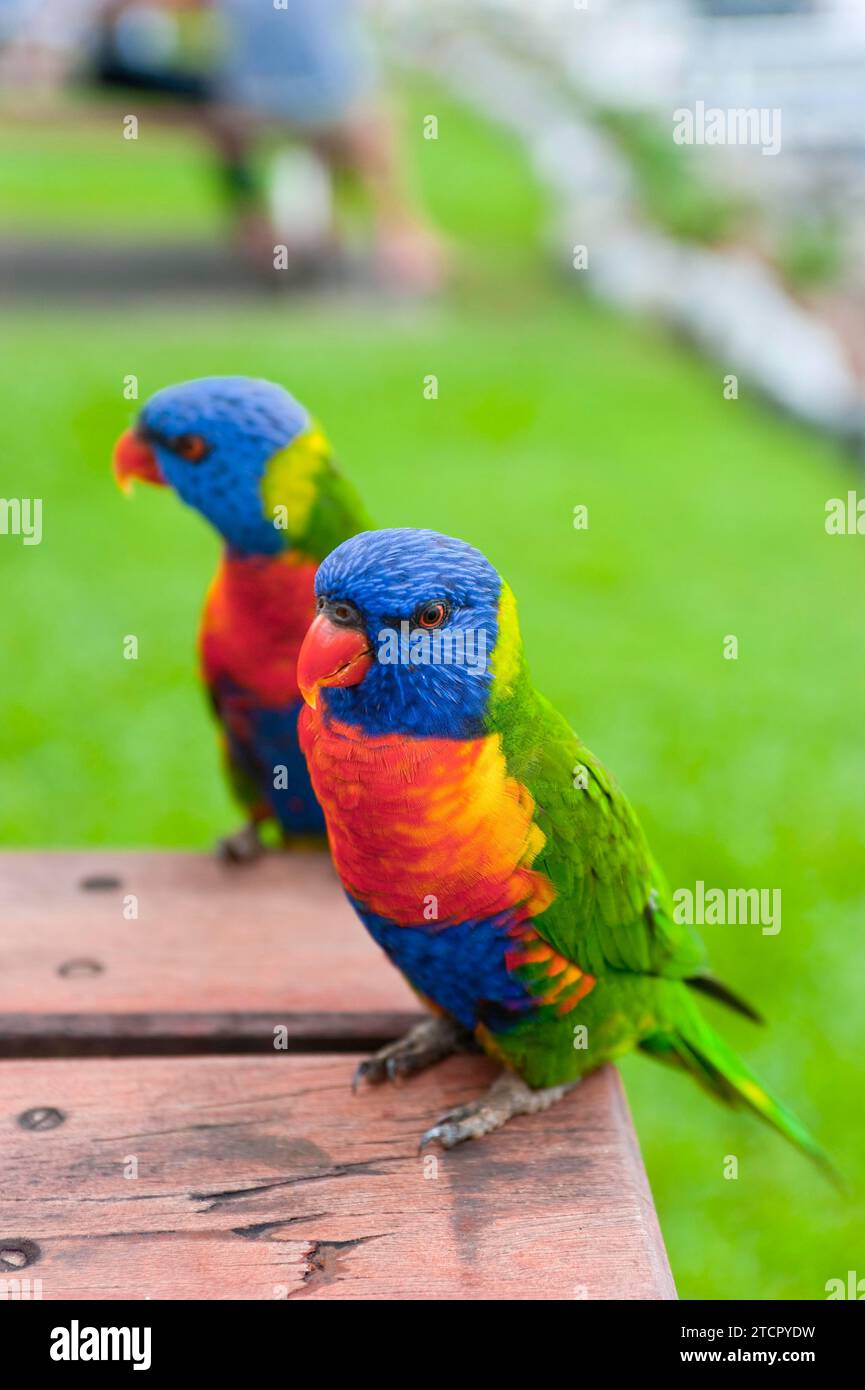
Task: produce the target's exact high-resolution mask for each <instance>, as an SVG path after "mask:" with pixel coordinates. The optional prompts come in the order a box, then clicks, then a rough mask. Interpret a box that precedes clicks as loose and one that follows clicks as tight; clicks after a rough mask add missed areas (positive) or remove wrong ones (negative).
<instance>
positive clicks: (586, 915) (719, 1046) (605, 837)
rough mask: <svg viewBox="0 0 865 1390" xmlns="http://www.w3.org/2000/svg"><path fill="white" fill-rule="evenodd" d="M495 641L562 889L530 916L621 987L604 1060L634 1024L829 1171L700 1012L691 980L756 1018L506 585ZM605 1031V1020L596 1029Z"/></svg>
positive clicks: (506, 703)
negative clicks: (554, 700)
mask: <svg viewBox="0 0 865 1390" xmlns="http://www.w3.org/2000/svg"><path fill="white" fill-rule="evenodd" d="M499 645H501V651H499ZM499 645H497V659H496V660H495V662H494V668H493V686H492V694H491V700H490V714H489V728H490V731H491V732H497V733H498V734H499V735H500V737H501V739H502V746H503V749H504V753H505V757H506V760H507V764H508V770H509V772H510V774H511V775H512V776H513V777H515V778H516V779H517V781H519V782H520V783H522V785H523V786H525V787H526V788H527V789H528V790H529V791H530V792H531V794H532V797H533V798H534V801H535V819H536V821H537V824H538V825H539V827H540V828H541V830H542V831H543V833H544V836H545V842H544V845H543V848H542V849H541V850H540V852H539V853H538V855H537V857H536V858H535V860H534V868H535V869H537V870H540V871H541V872H542V873H544V874H546V875H547V876H548V878H549V879H550V880H551V881H552V883H553V885H554V886H555V889H556V896H555V898H554V900H553V902H552V903H551V904H550V906H549V907H548V908H547V909H546V910H545V911H544V912H542V913H540V914H539V915H538V916H537V917H535V918H534V919H533V920H534V927H535V929H536V931H538V932H539V934H540V935H541V936H542V937H543V938H544V939H545V940H546V941H548V942H549V943H550V945H551V946H553V947H554V948H555V949H556V950H557V951H559V952H560V953H561V954H562V955H564V956H565V957H566V958H567V959H569V960H571V961H573V962H575V964H577V965H578V966H579V967H580V969H582V970H583V971H588V972H589V973H590V974H592V975H594V976H595V977H596V978H597V979H598V980H601V979H603V980H604V983H605V985H606V986H607V987H609V988H612V990H613V991H615V994H614V996H611V997H608V998H607V1002H606V1004H605V1005H604V1006H603V1007H604V1008H605V1009H606V1010H607V1011H609V1010H610V1008H611V1003H612V998H613V997H614V998H616V999H617V1001H618V1002H617V1003H616V1005H615V1006H614V1008H613V1012H614V1013H616V1012H617V1011H618V1013H621V1011H622V1010H624V1011H625V1012H626V1013H628V1014H629V1016H630V1024H629V1025H628V1024H625V1025H624V1026H622V1024H621V1022H620V1023H619V1024H618V1025H617V1026H616V1028H615V1029H613V1030H612V1034H613V1036H614V1039H615V1041H614V1044H613V1045H611V1046H610V1048H609V1050H608V1051H607V1053H606V1055H607V1056H613V1055H616V1053H617V1052H620V1051H622V1050H623V1047H624V1046H626V1045H627V1041H626V1040H627V1034H628V1032H629V1031H630V1033H631V1039H632V1042H631V1045H633V1043H634V1042H636V1043H638V1044H639V1045H640V1047H641V1048H643V1049H644V1050H645V1051H646V1052H649V1053H651V1054H652V1055H653V1056H655V1057H658V1058H660V1059H661V1060H663V1061H667V1062H671V1063H674V1064H675V1065H677V1066H681V1067H684V1068H685V1069H686V1070H687V1071H689V1072H690V1073H691V1074H692V1075H694V1076H695V1077H696V1079H697V1080H698V1081H699V1082H700V1083H701V1084H702V1085H703V1086H705V1087H706V1088H707V1089H708V1090H710V1091H711V1092H712V1094H713V1095H715V1096H717V1097H719V1098H720V1099H722V1100H723V1101H725V1102H726V1103H727V1104H730V1105H739V1104H745V1105H747V1106H748V1107H749V1108H750V1109H751V1110H753V1111H754V1112H755V1113H756V1114H758V1115H759V1116H760V1117H761V1118H762V1119H763V1120H765V1121H766V1122H767V1123H768V1124H770V1125H772V1126H773V1127H774V1128H775V1129H777V1130H778V1131H779V1132H780V1133H781V1134H783V1135H784V1136H785V1137H786V1138H787V1139H789V1140H790V1141H791V1142H792V1143H794V1144H795V1145H797V1146H798V1147H799V1148H800V1149H802V1150H803V1151H804V1152H805V1153H806V1154H807V1155H808V1156H809V1157H810V1158H812V1159H814V1160H815V1162H817V1163H818V1164H819V1165H820V1166H821V1167H822V1168H823V1169H824V1171H825V1172H826V1173H827V1174H828V1175H829V1176H830V1177H833V1176H834V1174H833V1171H832V1168H831V1164H830V1163H829V1160H828V1159H827V1157H826V1155H825V1154H824V1152H823V1150H822V1149H821V1148H820V1146H819V1145H818V1144H817V1143H816V1141H815V1140H814V1139H813V1138H812V1137H811V1135H810V1134H809V1133H808V1131H807V1130H806V1129H805V1127H804V1125H802V1124H801V1123H800V1121H799V1120H797V1119H796V1117H795V1115H793V1114H792V1112H791V1111H790V1110H788V1109H787V1108H786V1106H784V1105H783V1104H782V1103H781V1101H779V1100H778V1099H776V1097H774V1096H773V1095H772V1094H771V1093H770V1092H769V1091H767V1090H766V1088H765V1087H764V1086H763V1085H762V1084H761V1083H760V1082H759V1081H758V1080H757V1078H756V1077H755V1076H754V1074H753V1073H752V1072H751V1071H750V1070H749V1068H748V1067H747V1066H746V1065H745V1063H744V1062H743V1061H742V1060H741V1058H740V1057H738V1056H737V1054H736V1053H735V1052H734V1051H733V1049H732V1048H730V1047H729V1046H728V1045H727V1044H726V1043H725V1042H724V1041H723V1039H722V1038H720V1037H719V1036H718V1035H717V1034H716V1033H715V1032H713V1030H712V1029H711V1028H710V1027H709V1026H708V1024H707V1023H706V1022H705V1020H704V1019H703V1018H702V1016H701V1014H700V1011H699V1008H698V1007H697V1002H696V999H695V998H694V996H693V994H692V993H691V990H689V988H688V984H689V983H690V984H691V985H692V986H693V988H695V989H698V990H701V991H702V992H703V993H707V994H710V995H714V997H715V998H716V999H718V1000H719V1001H721V1002H723V1003H726V1004H727V1005H728V1006H729V1007H731V1008H735V1009H737V1010H738V1011H739V1012H741V1013H745V1014H746V1015H748V1016H750V1017H752V1018H754V1019H756V1018H757V1017H758V1016H757V1015H755V1014H754V1012H753V1010H751V1009H750V1006H749V1005H746V1004H744V1003H743V1001H741V1000H740V999H738V997H737V996H736V995H734V994H733V993H732V992H731V991H729V990H727V989H726V987H725V986H723V985H721V984H720V983H719V982H717V981H715V980H713V978H712V977H711V976H710V975H709V974H708V972H707V969H706V960H705V952H704V948H703V945H702V942H701V941H700V939H699V936H698V935H697V933H696V932H695V931H694V929H693V928H692V927H689V926H686V925H683V924H679V923H677V922H675V921H674V918H673V912H672V903H671V899H670V893H669V888H668V886H667V884H666V882H665V880H664V877H663V875H662V874H661V872H660V869H659V868H658V865H657V864H656V863H655V861H654V859H653V857H652V854H651V852H650V850H649V847H648V844H647V842H646V839H645V836H644V835H643V832H642V829H641V827H640V824H639V821H638V820H637V817H636V815H635V814H634V811H633V809H632V807H631V806H630V803H629V802H628V800H627V798H626V797H625V795H624V793H623V792H622V791H621V790H620V789H619V787H618V786H617V785H616V783H615V781H614V780H613V778H612V777H611V776H610V775H609V773H608V772H607V771H606V770H605V768H604V767H603V766H602V764H601V763H600V762H598V760H597V758H595V757H594V756H593V754H592V753H590V752H589V750H588V749H587V748H586V747H585V745H584V744H583V743H582V742H581V741H580V740H579V738H578V737H577V735H576V734H575V733H574V732H573V731H572V729H571V728H570V727H569V726H568V724H567V722H566V721H565V720H564V719H563V718H562V716H561V715H560V714H559V713H558V711H557V710H555V709H554V708H553V706H552V705H551V704H550V703H549V701H548V700H546V699H545V698H544V697H543V696H542V695H540V694H539V693H538V691H536V690H535V688H534V686H533V685H532V682H531V679H530V677H529V674H528V671H527V669H526V666H525V663H524V660H523V657H522V648H521V645H520V642H519V634H518V630H517V625H516V610H515V606H514V605H513V599H512V596H511V595H510V591H509V590H508V589H507V586H504V588H503V593H502V600H501V603H500V638H499ZM617 986H618V988H616V987H617ZM599 992H600V991H599ZM593 1002H594V1007H595V1008H599V1007H601V1005H600V1000H596V996H595V995H594V994H590V995H589V996H588V1000H587V1003H588V1004H589V1006H590V1008H591V1006H592V1003H593ZM617 1016H618V1014H617ZM603 1026H604V1020H600V1019H599V1020H598V1028H599V1031H601V1032H602V1031H603ZM528 1045H529V1046H530V1047H531V1046H532V1044H531V1043H529V1044H528ZM598 1060H603V1056H602V1057H600V1058H598Z"/></svg>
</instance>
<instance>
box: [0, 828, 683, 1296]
mask: <svg viewBox="0 0 865 1390" xmlns="http://www.w3.org/2000/svg"><path fill="white" fill-rule="evenodd" d="M417 1016H418V1007H417V1001H416V1000H415V999H414V996H413V995H412V994H411V992H410V990H409V989H408V988H407V986H406V985H405V984H404V983H403V981H402V980H401V979H400V977H399V976H398V975H397V973H396V972H395V971H394V970H393V969H392V968H391V967H390V966H389V965H388V963H387V962H386V961H385V959H384V958H383V957H382V956H381V955H380V954H379V952H378V950H377V948H376V947H375V946H374V944H373V943H372V941H371V940H370V939H369V938H368V937H367V936H366V934H365V932H364V931H363V929H362V927H361V926H360V925H359V923H358V922H357V920H356V919H355V917H354V915H353V913H352V912H351V910H350V908H349V907H348V905H347V903H346V902H345V900H344V898H343V896H342V893H341V891H340V889H339V887H338V885H337V882H336V879H335V877H334V874H333V870H332V869H331V867H330V863H329V861H328V859H327V857H326V855H325V854H323V853H322V854H314V853H308V854H307V853H304V854H300V853H296V854H288V855H284V856H273V857H271V858H268V859H267V860H265V861H263V862H261V863H259V864H257V865H255V866H253V867H251V868H244V869H228V868H224V867H222V866H220V865H218V864H216V863H215V862H213V861H212V860H210V859H209V858H207V857H205V856H201V855H190V854H133V853H107V852H103V853H86V854H77V853H70V854H41V853H39V854H37V853H33V854H6V855H3V856H0V1133H2V1144H0V1281H3V1280H6V1281H10V1280H15V1279H19V1280H21V1281H22V1282H23V1281H24V1280H25V1279H29V1280H30V1282H31V1287H33V1288H36V1290H37V1292H38V1293H39V1294H40V1295H41V1296H42V1297H43V1298H45V1299H60V1298H74V1299H115V1298H133V1299H144V1298H153V1299H179V1298H207V1299H230V1298H243V1299H280V1298H295V1297H296V1298H349V1299H351V1298H360V1299H394V1298H397V1299H457V1298H460V1299H466V1298H474V1299H561V1298H566V1299H572V1298H589V1299H610V1298H625V1299H671V1298H675V1296H676V1295H675V1289H674V1287H673V1282H672V1278H671V1275H670V1270H669V1267H668V1264H667V1259H666V1255H665V1252H664V1247H663V1243H662V1241H661V1236H660V1232H659V1230H658V1225H657V1220H656V1217H655V1212H654V1208H653V1205H652V1199H651V1195H650V1192H649V1188H648V1184H647V1181H646V1176H645V1172H644V1170H643V1165H642V1161H641V1158H640V1153H639V1149H638V1146H637V1143H636V1139H635V1136H634V1132H633V1129H632V1126H631V1121H630V1117H629V1114H628V1109H627V1104H626V1101H625V1098H624V1095H623V1092H622V1088H621V1085H620V1082H619V1078H618V1074H617V1072H616V1071H615V1070H614V1069H613V1068H606V1069H604V1070H603V1071H601V1072H599V1073H597V1074H595V1075H594V1076H592V1077H590V1078H589V1079H588V1080H587V1081H586V1082H585V1083H584V1084H583V1085H582V1086H581V1087H579V1088H578V1090H577V1091H576V1092H574V1094H573V1095H572V1096H569V1097H568V1098H567V1100H566V1101H564V1102H563V1103H562V1104H561V1105H560V1106H558V1107H555V1108H554V1109H552V1110H550V1111H548V1112H546V1113H545V1114H541V1115H537V1116H532V1117H527V1118H524V1119H519V1120H515V1121H512V1122H511V1124H510V1125H508V1126H507V1128H506V1129H505V1130H503V1131H502V1132H501V1133H499V1134H497V1135H494V1136H491V1137H490V1138H488V1139H485V1140H482V1141H479V1142H473V1143H469V1144H466V1145H463V1146H462V1147H461V1148H459V1149H456V1150H454V1151H452V1152H450V1153H440V1152H433V1151H429V1150H428V1151H427V1152H426V1153H425V1154H424V1155H423V1156H419V1155H418V1152H417V1143H418V1138H419V1135H420V1133H421V1132H422V1130H423V1129H424V1128H425V1127H426V1126H427V1125H428V1124H429V1123H431V1122H432V1121H433V1120H435V1119H436V1118H437V1116H438V1114H439V1112H441V1111H443V1110H446V1109H447V1108H449V1107H450V1106H452V1105H455V1104H459V1103H460V1102H461V1101H462V1100H465V1099H467V1098H469V1097H470V1096H472V1095H473V1094H475V1093H476V1092H477V1090H478V1089H479V1088H480V1087H482V1086H483V1085H486V1084H488V1083H489V1080H490V1078H491V1076H492V1075H493V1072H494V1069H493V1067H492V1066H491V1064H490V1063H488V1062H487V1061H486V1059H484V1058H482V1057H465V1056H464V1057H456V1058H452V1059H450V1060H448V1061H446V1062H444V1063H442V1064H441V1065H439V1066H438V1067H435V1068H433V1069H432V1070H431V1071H429V1072H427V1073H424V1074H423V1075H421V1076H418V1077H416V1078H415V1079H413V1080H411V1081H407V1082H405V1083H403V1084H401V1085H397V1086H387V1087H377V1088H366V1089H364V1090H363V1091H361V1093H360V1094H358V1095H356V1096H355V1095H353V1094H352V1092H351V1089H350V1080H351V1075H352V1072H353V1070H354V1067H355V1065H356V1062H357V1060H358V1058H359V1056H361V1055H363V1054H364V1053H365V1052H366V1051H368V1050H369V1049H370V1048H372V1047H374V1046H377V1045H379V1044H380V1043H381V1042H382V1041H384V1040H386V1039H389V1038H391V1037H393V1036H395V1035H397V1034H398V1033H399V1032H400V1031H402V1030H404V1029H405V1027H406V1026H408V1025H409V1024H410V1023H411V1022H412V1021H413V1020H414V1019H415V1018H416V1017H417ZM37 1281H39V1284H38V1286H37Z"/></svg>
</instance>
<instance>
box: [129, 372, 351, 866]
mask: <svg viewBox="0 0 865 1390" xmlns="http://www.w3.org/2000/svg"><path fill="white" fill-rule="evenodd" d="M114 468H115V474H116V476H117V479H118V481H119V482H120V484H121V485H122V486H124V487H128V485H129V483H130V481H131V480H132V479H134V478H138V479H141V480H143V481H145V482H149V483H157V484H161V485H167V486H169V487H171V488H173V489H174V491H175V492H176V493H177V494H178V496H179V497H180V498H181V499H182V500H183V501H184V502H186V503H187V504H188V505H189V506H191V507H194V508H195V509H196V511H198V512H200V513H201V514H202V516H204V517H205V518H206V520H208V521H209V522H210V523H211V525H212V526H214V527H215V528H216V530H217V531H218V532H219V534H220V535H221V536H222V539H223V541H224V549H223V553H222V557H221V559H220V562H219V567H218V569H217V572H216V575H215V576H214V579H213V581H212V583H211V585H210V589H209V591H208V594H207V598H206V601H205V604H204V611H203V614H202V619H201V628H200V632H199V656H200V663H201V671H202V675H203V678H204V681H205V684H206V686H207V690H208V693H209V696H210V700H211V704H212V707H213V711H214V713H215V715H216V718H217V720H218V721H219V724H220V725H221V730H222V738H223V747H224V756H225V764H226V769H227V772H228V776H229V780H230V783H231V786H232V788H233V790H234V792H235V794H236V795H237V797H238V799H239V800H240V802H241V804H242V805H243V806H244V808H245V810H246V814H247V823H246V825H245V826H244V827H243V829H242V830H241V831H239V832H237V833H235V834H234V835H229V836H227V837H226V838H225V839H224V840H222V841H220V845H219V847H218V848H219V852H220V854H221V855H222V857H224V858H226V859H228V860H246V859H251V858H254V857H255V855H256V854H257V853H258V852H259V851H260V849H261V838H260V828H261V827H262V825H263V824H264V823H265V822H267V821H272V822H276V824H277V826H278V828H279V831H280V832H281V834H282V836H283V837H284V838H290V837H292V836H298V835H308V834H313V835H322V834H323V832H324V820H323V817H322V813H321V809H320V807H319V805H318V802H317V801H316V799H315V796H314V795H313V792H312V788H311V786H310V783H309V776H308V773H307V770H306V764H305V762H304V759H303V757H302V755H301V753H300V750H299V748H298V744H297V716H298V713H299V711H300V708H301V705H302V701H301V698H300V692H299V689H298V684H297V656H298V651H299V649H300V644H301V642H302V640H303V637H304V634H305V632H306V630H307V628H308V626H309V624H310V622H311V620H312V617H313V613H314V605H315V598H314V593H313V581H314V576H315V571H316V568H317V566H318V563H319V561H320V560H321V559H322V558H323V556H325V555H326V554H327V553H328V551H330V550H332V549H333V547H334V546H335V545H337V544H339V542H340V541H342V540H344V539H345V538H346V537H347V536H350V535H352V534H353V533H354V532H355V531H357V530H360V529H362V528H363V527H364V526H366V525H368V524H369V521H368V518H367V515H366V512H365V511H364V509H363V507H362V505H361V502H360V500H359V498H358V496H357V494H356V493H355V491H354V488H353V487H352V486H351V485H350V484H349V483H348V482H347V480H346V479H345V478H344V477H343V476H342V474H341V473H340V472H339V470H338V469H337V467H336V465H335V463H334V460H333V456H332V453H331V449H330V446H329V444H328V442H327V439H326V438H325V436H324V434H323V433H322V431H321V430H320V429H319V427H318V426H317V425H316V424H315V423H314V421H313V420H311V419H310V417H309V415H308V414H307V412H306V411H305V410H304V408H303V406H301V405H299V404H298V402H297V401H296V400H295V399H294V398H293V397H292V396H290V395H289V393H288V392H287V391H286V390H284V389H283V388H282V387H281V386H278V385H276V384H274V383H273V382H270V381H257V380H253V379H252V378H250V377H243V376H237V377H204V378H202V379H200V380H196V381H184V382H181V383H179V384H178V385H176V386H168V387H166V388H165V389H164V390H162V391H158V392H157V393H156V394H155V395H154V396H152V397H151V398H150V400H149V401H148V402H147V403H146V405H145V406H144V407H143V409H142V410H141V413H140V415H139V417H138V420H137V423H136V424H135V426H134V428H133V429H131V430H128V431H127V432H126V433H125V434H124V435H123V436H122V437H121V439H120V440H119V441H118V444H117V446H116V449H115V453H114Z"/></svg>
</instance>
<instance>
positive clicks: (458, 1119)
mask: <svg viewBox="0 0 865 1390" xmlns="http://www.w3.org/2000/svg"><path fill="white" fill-rule="evenodd" d="M576 1085H578V1082H576V1081H571V1082H570V1083H568V1084H567V1085H565V1086H547V1087H545V1088H544V1089H543V1090H539V1091H533V1090H532V1088H531V1086H527V1085H526V1083H525V1081H523V1080H521V1078H520V1077H518V1076H514V1074H513V1073H512V1072H503V1073H502V1075H501V1076H500V1077H498V1078H497V1080H496V1081H494V1082H493V1084H492V1086H490V1088H489V1090H488V1091H485V1092H484V1094H483V1095H482V1096H478V1098H477V1100H472V1101H469V1103H468V1104H467V1105H458V1106H457V1107H456V1109H455V1110H449V1111H448V1113H447V1114H446V1115H443V1116H442V1118H441V1119H440V1120H439V1122H438V1124H435V1125H433V1126H432V1128H431V1129H428V1130H427V1131H426V1133H425V1134H424V1135H423V1137H422V1138H421V1141H420V1145H419V1150H423V1149H424V1148H425V1147H426V1145H427V1144H441V1146H442V1148H443V1149H453V1148H454V1147H455V1146H456V1145H457V1144H462V1143H463V1142H464V1140H466V1139H479V1138H480V1137H481V1135H482V1134H491V1133H492V1132H493V1130H496V1129H501V1127H502V1125H505V1124H507V1122H508V1120H510V1119H513V1117H514V1115H534V1114H536V1113H537V1112H538V1111H539V1110H547V1109H548V1108H549V1106H551V1105H555V1104H556V1102H557V1101H559V1100H561V1099H562V1097H563V1096H566V1095H567V1094H568V1091H572V1090H573V1089H574V1087H575V1086H576Z"/></svg>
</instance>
